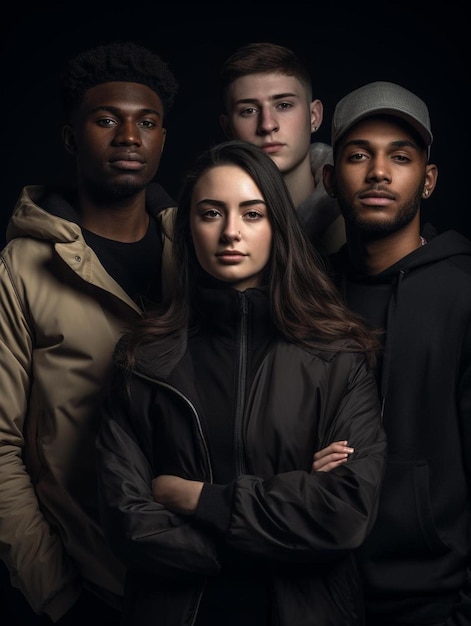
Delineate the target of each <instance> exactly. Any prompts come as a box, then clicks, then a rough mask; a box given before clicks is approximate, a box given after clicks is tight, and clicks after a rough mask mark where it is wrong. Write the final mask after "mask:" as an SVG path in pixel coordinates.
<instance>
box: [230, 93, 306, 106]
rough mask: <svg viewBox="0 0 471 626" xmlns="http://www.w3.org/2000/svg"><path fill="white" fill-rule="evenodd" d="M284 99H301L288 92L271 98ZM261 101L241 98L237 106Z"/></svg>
mask: <svg viewBox="0 0 471 626" xmlns="http://www.w3.org/2000/svg"><path fill="white" fill-rule="evenodd" d="M283 98H299V95H298V94H296V93H291V92H290V91H287V92H286V93H276V94H274V95H273V96H270V98H269V99H270V100H282V99H283ZM257 102H259V100H258V99H257V98H240V99H239V100H236V101H235V103H236V104H257Z"/></svg>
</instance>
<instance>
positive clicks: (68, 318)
mask: <svg viewBox="0 0 471 626" xmlns="http://www.w3.org/2000/svg"><path fill="white" fill-rule="evenodd" d="M45 194H46V190H45V188H43V187H39V186H31V187H26V188H25V189H24V190H23V192H22V193H21V196H20V198H19V200H18V202H17V205H16V207H15V210H14V213H13V216H12V218H11V220H10V223H9V226H8V230H7V242H8V243H7V244H6V246H5V248H4V250H3V251H2V253H1V255H0V363H1V369H0V558H2V559H3V560H4V561H5V563H6V564H7V566H8V568H9V570H10V574H11V578H12V583H13V585H15V586H16V587H18V588H19V589H20V590H21V591H22V593H23V594H24V595H25V596H26V598H27V599H28V601H29V603H30V604H31V606H32V608H33V609H34V610H35V611H37V612H38V613H39V612H46V613H48V614H49V615H50V616H51V617H52V619H54V620H56V619H58V618H59V617H60V616H62V615H63V614H64V613H65V612H66V611H67V610H68V609H69V608H70V607H71V606H72V604H73V603H74V602H75V600H76V599H77V597H78V595H79V593H80V590H81V587H82V585H85V586H87V587H88V588H90V589H94V590H95V591H98V593H99V594H100V595H101V596H102V597H104V598H106V597H107V596H109V597H110V601H113V600H112V599H114V596H117V597H118V598H119V597H120V596H121V595H122V584H123V575H124V569H123V566H122V565H121V564H120V563H119V562H118V560H117V559H116V558H115V557H114V556H113V554H112V553H111V550H110V548H109V547H108V546H107V544H106V542H105V540H104V537H103V535H102V532H101V530H100V526H99V523H98V519H99V518H98V507H97V493H96V477H95V464H94V453H95V436H96V432H97V427H98V422H97V417H98V412H97V408H98V406H99V403H100V400H101V395H102V392H103V389H104V387H105V384H106V381H107V378H108V374H109V371H110V365H111V355H112V351H113V348H114V346H115V343H116V341H117V339H118V338H119V336H120V334H121V332H122V330H123V327H124V325H125V324H126V323H127V322H130V321H131V320H133V319H135V318H136V317H137V316H138V315H140V310H139V308H138V307H137V305H136V304H135V303H134V302H133V301H132V300H131V299H130V298H129V297H128V296H127V294H126V293H125V292H124V291H123V290H122V289H121V287H120V286H119V285H118V284H117V283H116V282H115V281H114V280H113V279H112V278H111V277H110V276H109V274H107V272H106V271H105V270H104V268H103V267H102V265H101V263H100V262H99V260H98V258H97V256H96V255H95V253H94V252H93V251H92V250H91V248H89V247H88V246H87V244H86V243H85V241H84V238H83V236H82V233H81V230H80V227H79V226H78V225H77V224H76V223H74V222H72V221H69V220H68V219H65V218H63V217H57V216H55V215H52V214H51V213H48V212H47V211H46V210H44V209H43V208H41V206H42V202H43V200H44V197H45ZM162 196H163V201H165V200H167V199H168V200H170V198H168V196H166V194H165V192H164V191H163V190H162ZM161 208H162V206H160V207H159V209H161ZM69 210H70V207H69ZM149 212H151V213H156V211H153V210H152V207H149ZM171 212H172V209H171V208H168V209H167V210H164V211H163V212H162V213H159V214H158V219H159V221H160V222H161V223H163V222H166V221H168V220H169V219H170V214H171ZM163 241H164V255H165V256H166V255H167V254H168V251H169V249H170V241H169V239H168V238H167V237H166V236H164V239H163ZM165 272H166V270H165V269H163V275H164V276H165ZM167 278H168V276H167Z"/></svg>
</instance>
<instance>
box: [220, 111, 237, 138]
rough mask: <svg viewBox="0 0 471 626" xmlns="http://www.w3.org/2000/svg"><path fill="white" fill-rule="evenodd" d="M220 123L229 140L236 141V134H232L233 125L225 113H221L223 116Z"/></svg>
mask: <svg viewBox="0 0 471 626" xmlns="http://www.w3.org/2000/svg"><path fill="white" fill-rule="evenodd" d="M219 123H220V125H221V128H222V130H223V132H224V134H225V135H226V137H227V139H234V133H233V132H232V129H231V125H230V124H229V119H228V117H227V115H226V114H225V113H221V115H220V116H219Z"/></svg>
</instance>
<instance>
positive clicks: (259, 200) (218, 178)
mask: <svg viewBox="0 0 471 626" xmlns="http://www.w3.org/2000/svg"><path fill="white" fill-rule="evenodd" d="M190 227H191V234H192V238H193V245H194V248H195V252H196V257H197V259H198V261H199V263H200V265H201V267H202V268H203V269H204V270H206V272H208V274H211V276H214V278H217V279H218V280H221V281H224V282H227V283H230V284H231V285H232V287H234V288H235V289H238V290H239V291H243V290H244V289H247V288H249V287H258V286H260V283H261V274H262V272H263V269H264V268H265V266H266V264H267V263H268V260H269V258H270V253H271V243H272V227H271V223H270V220H269V219H268V209H267V206H266V203H265V200H264V198H263V195H262V193H261V191H260V189H259V188H258V187H257V185H256V184H255V183H254V181H253V180H252V178H251V177H250V176H249V175H248V174H247V173H246V172H245V171H244V170H243V169H241V168H240V167H238V166H236V165H217V166H215V167H212V168H211V169H209V170H207V171H206V172H204V173H203V174H202V175H201V177H200V179H199V180H198V182H197V183H196V185H195V188H194V190H193V195H192V199H191V212H190Z"/></svg>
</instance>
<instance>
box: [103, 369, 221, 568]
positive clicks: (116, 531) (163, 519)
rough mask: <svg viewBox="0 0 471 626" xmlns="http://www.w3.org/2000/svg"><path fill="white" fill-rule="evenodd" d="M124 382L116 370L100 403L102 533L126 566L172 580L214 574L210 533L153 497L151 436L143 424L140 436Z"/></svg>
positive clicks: (215, 556)
mask: <svg viewBox="0 0 471 626" xmlns="http://www.w3.org/2000/svg"><path fill="white" fill-rule="evenodd" d="M128 383H129V379H128V378H127V377H126V375H125V374H124V373H122V372H120V371H119V370H118V369H117V371H116V376H115V378H114V380H113V383H112V385H111V388H110V391H109V393H108V394H107V396H106V399H105V401H104V404H103V415H102V421H101V427H100V431H99V434H98V437H97V443H96V445H97V463H98V485H99V494H100V505H101V514H102V523H103V527H104V530H105V534H106V535H107V537H108V539H109V541H110V543H111V546H112V548H113V550H114V551H115V552H116V554H117V555H118V556H119V558H120V559H121V560H122V561H123V562H124V563H125V564H126V565H127V566H128V567H131V568H132V567H135V568H137V569H140V570H145V571H147V572H149V573H151V574H153V575H157V576H163V577H165V578H174V579H178V578H187V577H192V576H201V575H208V574H215V573H217V572H218V571H219V562H218V557H217V550H216V546H215V544H214V543H213V541H212V540H211V539H210V537H209V536H208V533H207V532H204V531H202V530H201V529H198V528H195V527H194V526H193V525H192V523H191V518H189V517H185V516H182V515H178V514H176V513H172V512H171V511H168V510H167V509H166V508H165V507H163V506H162V505H161V504H159V503H157V502H155V501H154V499H153V496H152V479H153V478H154V476H155V473H154V471H153V461H152V458H151V456H152V452H151V447H152V445H151V442H152V440H153V439H152V438H153V435H152V433H151V432H150V431H148V430H147V429H144V430H145V434H144V435H142V437H145V438H146V440H145V441H143V440H142V439H141V440H140V439H139V436H138V434H137V432H136V428H135V427H134V426H135V420H134V414H133V411H135V410H136V409H135V406H136V405H134V407H133V406H132V401H131V400H130V397H131V395H132V393H133V392H132V391H130V390H129V387H127V385H128ZM140 390H142V386H138V392H139V391H140ZM130 394H131V395H130ZM142 409H143V403H142V401H139V411H142ZM153 419H158V416H153Z"/></svg>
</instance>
